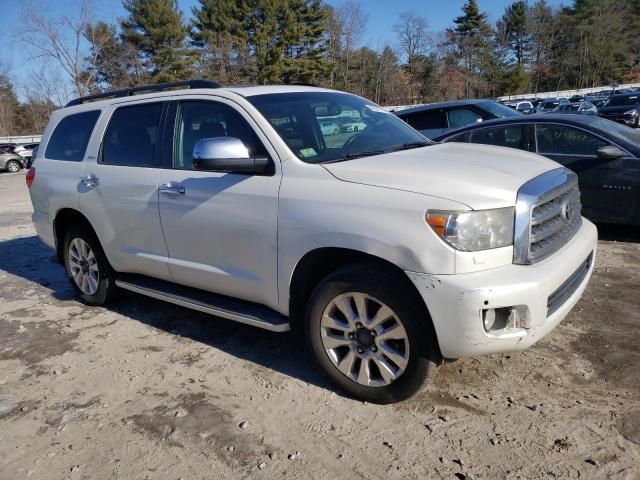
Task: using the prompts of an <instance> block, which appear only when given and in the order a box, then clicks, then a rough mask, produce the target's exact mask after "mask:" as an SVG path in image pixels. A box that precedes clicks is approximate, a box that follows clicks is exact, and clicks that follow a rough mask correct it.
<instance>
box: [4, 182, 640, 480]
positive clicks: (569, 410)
mask: <svg viewBox="0 0 640 480" xmlns="http://www.w3.org/2000/svg"><path fill="white" fill-rule="evenodd" d="M30 213H31V204H30V202H29V200H28V195H27V191H26V187H25V186H24V173H19V174H0V479H6V480H14V479H24V478H32V479H47V480H55V479H66V478H70V479H116V478H121V479H147V478H148V479H169V480H177V479H180V478H182V479H184V480H187V479H218V478H224V479H233V478H256V479H260V478H265V479H266V478H269V479H271V478H279V479H280V478H282V479H294V478H296V479H297V478H302V479H327V480H329V479H331V480H333V479H342V478H345V479H355V478H367V479H376V478H402V479H425V478H435V479H438V478H442V479H482V478H484V479H493V478H499V479H517V478H520V479H536V478H545V479H547V478H562V479H567V478H569V479H571V478H588V479H589V478H613V479H640V397H639V394H640V349H639V345H640V288H639V287H640V233H639V232H640V230H639V229H636V230H635V231H634V230H630V229H624V228H611V227H608V228H604V227H602V228H601V229H600V233H601V238H602V240H601V241H600V245H599V252H598V257H597V262H596V271H595V274H594V276H593V278H592V280H591V283H590V285H589V287H588V289H587V291H586V294H585V295H584V297H583V299H582V301H581V302H580V303H579V304H578V306H577V308H576V309H575V310H574V311H573V312H572V313H571V314H570V315H569V317H568V318H567V319H566V320H565V321H564V322H563V324H562V325H561V326H560V327H559V328H557V329H556V330H555V331H554V332H552V333H551V334H550V335H549V336H548V337H547V338H545V339H544V340H543V341H541V342H540V343H539V344H538V345H536V346H534V347H533V348H531V349H529V350H528V351H526V352H522V353H514V354H508V355H493V356H489V357H483V358H474V359H468V360H460V361H457V362H453V363H450V364H446V365H444V366H443V367H441V368H440V370H439V372H438V373H437V375H436V376H435V378H434V380H433V382H432V383H431V385H430V386H429V387H428V388H427V389H426V390H425V391H424V392H422V393H420V394H419V395H417V396H416V397H415V398H413V399H411V400H409V401H406V402H404V403H401V404H397V405H390V406H378V405H372V404H365V403H362V402H357V401H354V400H351V399H348V398H345V397H343V396H342V395H341V394H340V393H338V392H336V391H335V390H334V389H333V387H332V386H331V385H330V384H329V383H328V382H327V381H326V380H324V379H323V378H322V377H321V376H320V375H319V373H318V372H317V370H316V368H315V366H314V365H313V363H312V362H311V361H310V358H309V357H308V355H307V354H306V352H305V349H304V347H303V345H302V344H301V343H300V342H299V340H298V339H297V338H296V337H294V336H293V335H291V334H274V333H269V332H266V331H263V330H259V329H257V328H252V327H249V326H245V325H241V324H237V323H234V322H230V321H227V320H222V319H218V318H215V317H210V316H207V315H204V314H199V313H196V312H192V311H190V310H186V309H182V308H179V307H175V306H172V305H168V304H165V303H161V302H158V301H155V300H151V299H147V298H145V297H142V296H137V295H133V294H131V295H124V296H123V297H122V298H121V299H120V300H118V301H117V302H116V303H115V304H114V305H113V306H110V307H109V308H89V307H86V306H83V305H82V304H80V303H78V302H77V301H75V300H74V297H73V293H72V290H71V288H70V286H69V285H68V283H67V280H66V278H65V276H64V271H63V269H62V267H61V266H60V265H58V264H57V263H56V262H55V260H54V258H53V254H52V252H51V251H50V250H48V249H47V248H46V247H44V245H43V244H42V243H40V241H39V240H38V238H37V237H36V236H35V232H34V229H33V227H32V225H31V222H30ZM243 427H244V428H243Z"/></svg>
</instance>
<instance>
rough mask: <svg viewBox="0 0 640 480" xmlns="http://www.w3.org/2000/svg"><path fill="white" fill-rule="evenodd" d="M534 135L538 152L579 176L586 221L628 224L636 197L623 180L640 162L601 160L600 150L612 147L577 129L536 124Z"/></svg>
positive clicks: (628, 158) (626, 159)
mask: <svg viewBox="0 0 640 480" xmlns="http://www.w3.org/2000/svg"><path fill="white" fill-rule="evenodd" d="M535 131H536V145H537V152H538V153H539V154H540V155H544V156H545V157H548V158H551V159H552V160H555V161H556V162H558V163H560V164H562V165H564V166H566V167H567V168H570V169H571V170H573V171H574V172H576V173H577V174H578V178H579V182H580V192H581V194H582V196H581V201H582V206H583V212H584V215H585V216H586V217H589V218H590V219H593V220H596V221H602V222H625V221H627V220H628V219H629V218H630V216H631V215H632V212H633V210H634V208H635V204H636V202H637V198H636V197H637V195H636V194H635V192H634V191H633V189H631V188H628V189H627V188H624V185H625V184H626V183H627V182H626V181H625V180H624V178H621V177H622V176H624V174H625V172H628V171H629V169H630V168H632V167H633V165H634V164H635V165H637V162H638V160H637V159H635V158H633V157H632V156H629V157H627V158H620V159H615V160H610V159H603V158H599V157H598V149H599V148H601V147H605V146H608V145H612V144H611V143H610V142H608V141H606V140H604V139H603V138H601V137H598V136H596V135H594V134H592V133H590V132H587V131H585V130H582V129H578V128H575V127H570V126H567V125H558V124H537V125H536V127H535ZM636 168H637V167H636Z"/></svg>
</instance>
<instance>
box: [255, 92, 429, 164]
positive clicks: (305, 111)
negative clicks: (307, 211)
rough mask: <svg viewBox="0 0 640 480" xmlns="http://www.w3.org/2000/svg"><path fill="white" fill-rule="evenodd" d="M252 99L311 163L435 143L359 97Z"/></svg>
mask: <svg viewBox="0 0 640 480" xmlns="http://www.w3.org/2000/svg"><path fill="white" fill-rule="evenodd" d="M248 100H249V101H250V102H251V103H252V104H253V105H254V106H255V107H256V108H257V109H258V110H259V111H260V113H261V114H262V115H263V116H264V117H265V118H266V119H267V120H268V121H269V123H271V125H272V126H273V128H274V129H275V130H276V132H278V134H279V135H280V137H281V138H282V139H283V140H284V141H285V142H286V144H287V145H288V146H289V148H290V149H291V151H292V152H293V153H294V154H295V155H296V156H297V157H298V158H299V159H301V160H303V161H305V162H307V163H325V162H335V161H341V160H350V159H352V158H357V157H363V156H368V155H378V154H381V153H387V152H391V151H396V150H404V149H408V148H415V147H421V146H426V145H430V144H431V143H432V142H431V141H429V140H428V139H427V138H426V137H424V136H422V135H421V134H420V133H418V132H416V131H415V130H414V129H412V128H411V127H410V126H409V125H407V124H406V123H404V122H403V121H402V120H400V119H399V118H398V117H396V116H395V115H393V114H392V113H389V112H387V111H386V110H384V109H383V108H382V107H379V106H378V105H376V104H374V103H372V102H369V101H368V100H365V99H364V98H360V97H357V96H355V95H349V94H346V93H338V92H296V93H274V94H265V95H256V96H251V97H248Z"/></svg>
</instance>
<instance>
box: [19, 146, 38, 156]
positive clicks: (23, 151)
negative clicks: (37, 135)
mask: <svg viewBox="0 0 640 480" xmlns="http://www.w3.org/2000/svg"><path fill="white" fill-rule="evenodd" d="M37 146H38V144H37V143H23V144H22V145H18V146H16V147H15V149H14V150H13V153H16V154H18V155H20V156H21V157H31V156H32V155H33V149H34V148H36V147H37Z"/></svg>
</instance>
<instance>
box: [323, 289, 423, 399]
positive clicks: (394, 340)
mask: <svg viewBox="0 0 640 480" xmlns="http://www.w3.org/2000/svg"><path fill="white" fill-rule="evenodd" d="M320 330H321V332H320V334H321V335H320V336H321V340H322V345H323V347H324V350H325V352H326V354H327V356H328V357H329V359H330V360H331V362H332V363H333V364H334V366H335V367H336V368H337V369H338V370H339V371H340V372H341V373H342V374H343V375H345V376H346V377H347V378H349V379H351V380H353V381H354V382H356V383H358V384H360V385H364V386H368V387H384V386H387V385H390V384H391V383H393V382H394V381H395V380H397V379H398V377H400V375H402V373H403V372H404V370H405V369H406V368H407V365H408V363H409V353H410V352H409V337H408V335H407V332H406V329H405V327H404V325H403V324H402V321H401V320H400V319H399V318H398V316H397V315H396V314H395V312H394V311H393V310H392V309H391V308H389V307H388V306H387V305H385V304H384V303H383V302H381V301H380V300H378V299H376V298H374V297H372V296H370V295H367V294H366V293H361V292H348V293H344V294H341V295H338V296H337V297H335V298H334V299H333V300H332V301H331V302H329V304H328V305H327V307H326V308H325V310H324V312H323V314H322V319H321V321H320Z"/></svg>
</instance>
